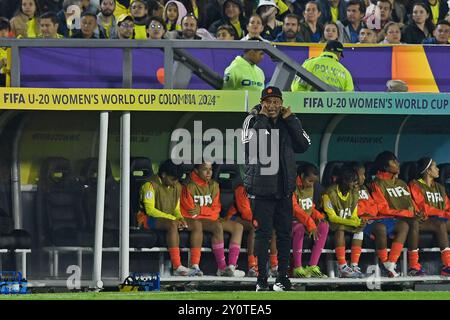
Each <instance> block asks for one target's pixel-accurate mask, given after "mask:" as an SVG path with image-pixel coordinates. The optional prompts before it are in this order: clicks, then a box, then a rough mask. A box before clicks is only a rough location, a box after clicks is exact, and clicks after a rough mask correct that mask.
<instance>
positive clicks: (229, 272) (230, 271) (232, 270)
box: [216, 264, 245, 278]
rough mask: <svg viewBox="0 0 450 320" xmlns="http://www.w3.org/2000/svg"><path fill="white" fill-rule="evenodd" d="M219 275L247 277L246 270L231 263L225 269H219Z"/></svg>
mask: <svg viewBox="0 0 450 320" xmlns="http://www.w3.org/2000/svg"><path fill="white" fill-rule="evenodd" d="M216 274H217V276H219V277H238V278H242V277H245V272H244V271H242V270H237V269H236V266H233V265H232V264H230V265H229V266H227V267H226V268H225V269H217V273H216Z"/></svg>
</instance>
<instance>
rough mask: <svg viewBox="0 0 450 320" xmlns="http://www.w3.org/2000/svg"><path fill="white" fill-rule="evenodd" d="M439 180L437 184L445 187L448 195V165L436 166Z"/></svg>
mask: <svg viewBox="0 0 450 320" xmlns="http://www.w3.org/2000/svg"><path fill="white" fill-rule="evenodd" d="M438 168H439V178H438V182H439V183H441V184H443V185H444V186H445V190H446V191H447V195H450V163H441V164H440V165H438Z"/></svg>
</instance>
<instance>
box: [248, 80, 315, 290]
mask: <svg viewBox="0 0 450 320" xmlns="http://www.w3.org/2000/svg"><path fill="white" fill-rule="evenodd" d="M243 129H244V133H243V142H244V143H246V144H247V146H251V144H252V143H253V142H255V141H252V139H257V140H258V139H259V140H260V141H257V142H258V143H257V146H258V152H257V153H256V154H249V153H248V152H250V153H251V150H250V151H247V150H249V149H251V148H250V147H247V148H246V151H247V153H246V157H247V158H246V166H245V174H244V186H245V188H246V191H247V193H248V195H249V198H250V202H251V208H252V212H253V225H254V226H255V228H256V236H255V254H256V256H257V258H258V272H259V274H258V280H257V283H256V291H268V290H269V285H268V283H267V273H268V272H267V260H268V249H269V244H270V239H271V235H272V230H273V229H275V232H276V235H277V249H278V276H277V279H276V281H275V284H274V285H273V290H274V291H285V290H289V289H290V288H291V282H290V281H289V278H288V275H287V271H288V267H289V254H290V249H291V229H292V193H293V191H294V189H295V181H296V173H297V168H296V162H295V155H294V154H295V153H302V152H305V151H306V150H307V149H308V147H309V146H310V144H311V141H310V139H309V136H308V135H307V134H306V132H305V131H304V130H303V128H302V124H301V122H300V120H299V119H298V118H297V117H296V116H295V114H293V113H292V112H291V109H290V107H288V108H285V107H283V97H282V93H281V91H280V89H279V88H277V87H267V88H266V89H264V90H263V91H262V94H261V103H260V104H259V105H257V106H255V107H254V108H253V110H252V111H251V113H250V115H249V116H247V118H246V119H245V121H244V125H243ZM251 129H253V130H255V131H253V133H252V132H251ZM277 130H278V131H277ZM261 134H262V135H266V136H267V137H270V136H271V135H275V136H278V140H275V142H276V143H277V144H278V148H276V149H278V154H270V153H271V151H270V150H266V154H267V155H270V157H271V158H275V160H276V161H278V163H279V165H278V170H277V172H276V173H274V174H267V170H264V169H265V168H266V169H267V164H264V163H266V162H267V161H264V159H261V150H260V149H261V148H266V147H267V148H268V149H270V142H268V143H267V144H264V142H263V140H264V139H261V138H260V137H261ZM267 140H271V139H267ZM275 152H276V151H275ZM254 153H255V152H254ZM252 158H253V160H255V159H256V161H249V159H252Z"/></svg>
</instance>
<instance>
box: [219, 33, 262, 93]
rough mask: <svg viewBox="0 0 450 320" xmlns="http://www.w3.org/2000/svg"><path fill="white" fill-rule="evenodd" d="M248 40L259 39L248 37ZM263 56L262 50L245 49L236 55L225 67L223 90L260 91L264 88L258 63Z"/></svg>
mask: <svg viewBox="0 0 450 320" xmlns="http://www.w3.org/2000/svg"><path fill="white" fill-rule="evenodd" d="M249 41H259V39H257V38H250V39H249ZM263 57H264V51H262V50H255V49H246V50H244V54H243V55H242V56H237V57H236V58H234V60H233V61H232V62H231V64H230V65H229V66H228V67H227V68H226V69H225V71H224V77H223V88H222V89H223V90H250V91H258V92H260V91H261V90H262V89H264V82H265V75H264V71H263V70H262V69H261V68H260V67H258V64H259V63H260V62H261V61H262V59H263Z"/></svg>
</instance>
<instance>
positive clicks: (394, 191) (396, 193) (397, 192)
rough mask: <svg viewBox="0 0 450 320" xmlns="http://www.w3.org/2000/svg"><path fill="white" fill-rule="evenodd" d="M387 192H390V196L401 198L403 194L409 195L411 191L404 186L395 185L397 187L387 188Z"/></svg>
mask: <svg viewBox="0 0 450 320" xmlns="http://www.w3.org/2000/svg"><path fill="white" fill-rule="evenodd" d="M386 191H387V193H389V196H391V197H394V198H401V197H403V196H409V195H410V194H409V192H408V191H406V190H405V189H404V188H403V187H395V188H386Z"/></svg>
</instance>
